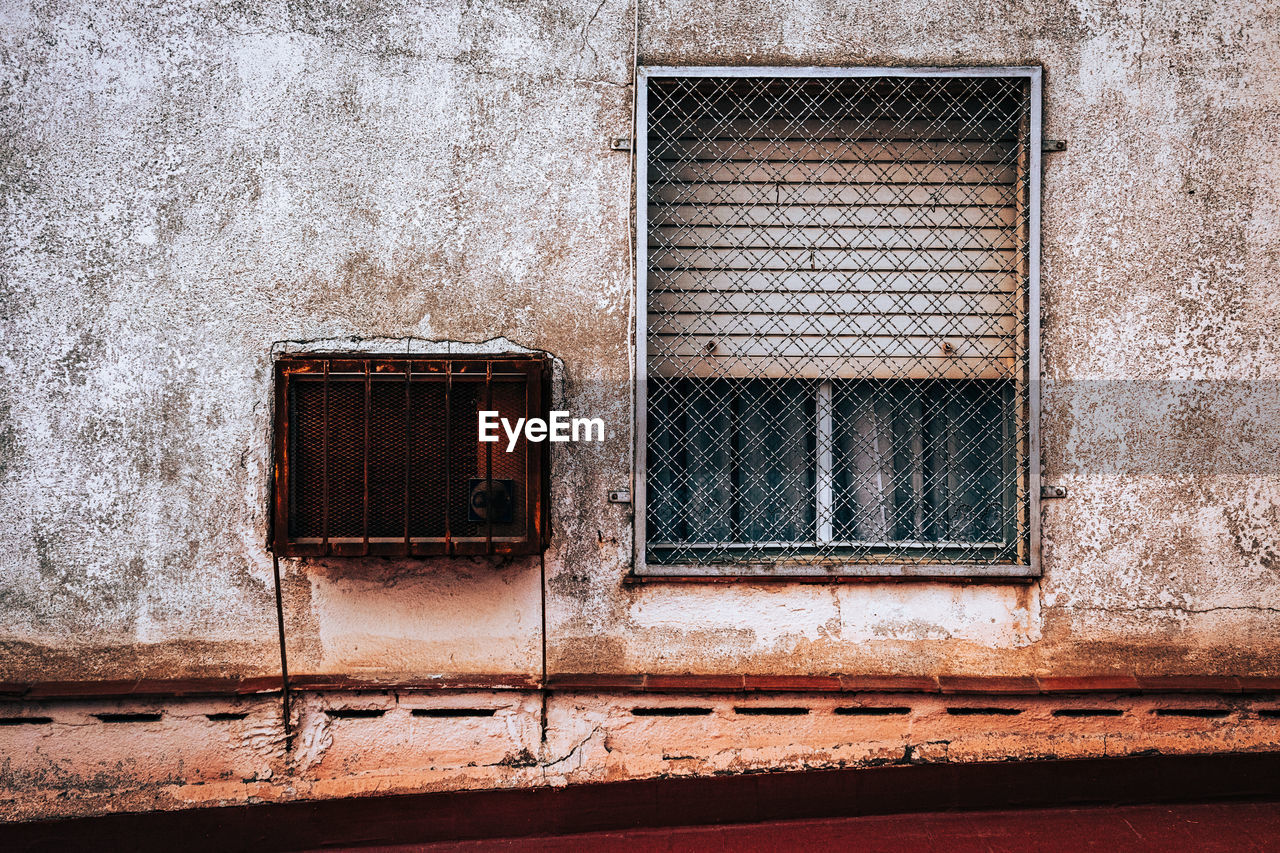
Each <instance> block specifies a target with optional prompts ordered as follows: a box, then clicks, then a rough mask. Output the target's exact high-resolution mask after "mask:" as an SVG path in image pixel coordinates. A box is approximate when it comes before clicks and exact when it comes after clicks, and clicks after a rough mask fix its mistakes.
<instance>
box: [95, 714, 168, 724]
mask: <svg viewBox="0 0 1280 853" xmlns="http://www.w3.org/2000/svg"><path fill="white" fill-rule="evenodd" d="M94 716H95V717H97V718H98V719H99V720H101V721H102V722H104V723H155V722H159V720H160V718H161V717H162V716H163V714H158V713H134V714H122V713H108V714H94Z"/></svg>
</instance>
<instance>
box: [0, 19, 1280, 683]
mask: <svg viewBox="0 0 1280 853" xmlns="http://www.w3.org/2000/svg"><path fill="white" fill-rule="evenodd" d="M0 14H2V15H3V20H4V24H3V26H2V27H0V67H2V68H3V78H2V80H3V89H2V90H0V91H2V93H3V124H4V127H5V129H6V133H5V135H4V146H5V148H4V155H3V159H2V160H0V168H2V169H3V179H2V180H3V193H4V214H3V215H4V232H3V246H4V254H3V279H2V280H0V287H2V288H3V295H2V297H0V299H2V302H0V324H2V325H0V336H2V341H0V369H2V370H3V375H4V382H3V386H2V387H0V518H2V519H3V523H2V524H0V573H2V574H3V583H2V585H0V643H3V646H2V647H0V648H2V649H3V653H2V655H0V680H10V681H32V680H51V679H53V680H57V679H81V678H83V679H94V678H111V679H121V678H136V677H144V676H145V677H152V678H165V677H175V676H205V675H260V674H270V673H273V672H276V671H277V666H278V661H277V654H276V648H275V642H276V637H275V630H276V626H275V618H274V601H273V591H272V583H271V563H270V557H269V554H268V552H267V551H266V549H265V547H264V541H265V537H266V522H267V514H266V506H267V498H268V493H269V466H270V451H269V443H268V437H269V419H270V378H271V371H270V365H271V358H272V353H273V347H275V348H277V349H278V348H279V347H280V346H285V345H288V344H287V343H286V342H308V341H318V340H337V341H344V342H345V343H344V344H343V345H344V346H349V347H350V348H352V349H361V348H369V349H377V348H379V347H390V346H395V347H404V346H421V347H428V346H432V344H431V342H443V341H452V342H460V343H462V342H475V343H478V342H484V341H490V340H492V339H495V338H505V339H506V341H508V342H510V344H512V345H516V346H521V347H528V348H531V349H536V350H542V351H546V352H549V353H551V354H553V355H554V356H556V357H557V358H558V359H560V361H561V363H562V365H563V375H562V378H561V387H560V392H561V393H562V394H563V395H564V400H565V402H566V407H567V408H569V409H571V410H574V411H575V412H588V411H589V412H590V413H592V414H600V415H603V416H604V417H606V419H607V420H608V422H609V423H610V425H611V438H610V440H609V441H607V442H605V443H603V444H585V443H584V444H577V445H572V444H570V445H557V446H556V447H555V448H554V459H553V466H554V469H553V470H554V475H553V476H554V487H553V518H552V524H553V530H554V540H553V543H552V546H551V549H550V550H549V551H548V552H547V554H546V562H545V572H546V579H547V580H546V602H547V614H546V622H547V643H546V652H547V659H548V665H549V667H550V668H551V670H552V671H560V672H629V671H635V672H697V673H710V672H744V671H745V672H757V673H767V672H776V673H827V672H864V673H939V672H946V673H985V674H1026V673H1046V672H1059V673H1080V672H1106V671H1113V670H1126V671H1127V670H1138V671H1141V672H1147V673H1183V672H1200V673H1234V674H1245V673H1254V674H1261V673H1280V556H1278V555H1280V519H1278V518H1277V514H1276V512H1277V511H1276V506H1277V500H1278V499H1280V476H1278V475H1277V472H1276V466H1275V459H1276V455H1275V453H1276V450H1277V442H1276V441H1275V440H1274V431H1275V429H1276V426H1275V419H1274V418H1271V419H1268V418H1269V415H1274V414H1276V413H1277V411H1278V410H1280V406H1277V405H1276V402H1275V401H1276V395H1275V393H1274V389H1273V388H1272V386H1271V385H1268V383H1272V382H1274V381H1275V380H1276V379H1277V378H1280V377H1277V374H1278V373H1280V343H1277V341H1280V334H1278V333H1280V289H1278V288H1276V287H1275V284H1274V282H1275V281H1276V280H1277V274H1278V273H1280V253H1278V251H1277V249H1278V248H1280V189H1278V188H1280V141H1278V140H1277V137H1276V135H1275V132H1274V128H1275V127H1276V125H1277V122H1280V70H1278V69H1280V10H1278V9H1277V8H1276V7H1275V6H1274V5H1273V4H1269V3H1266V2H1261V0H1258V2H1249V1H1248V0H1232V2H1226V3H1222V2H1218V3H1209V2H1194V0H1182V1H1181V2H1171V3H1162V4H1158V5H1157V4H1142V3H1124V2H1111V0H1108V1H1107V2H1098V3H1083V2H1078V3H1048V2H1023V3H1013V2H1008V3H1001V2H980V3H960V2H939V3H921V2H913V0H884V2H877V3H874V4H869V5H867V4H844V3H836V2H822V0H795V2H791V3H787V4H760V3H751V2H733V3H716V4H704V3H694V2H680V0H657V1H656V2H647V3H645V4H644V5H643V6H642V9H641V16H640V27H639V55H640V61H641V62H642V63H645V62H647V63H654V64H658V63H662V64H695V63H697V64H704V63H705V64H740V63H753V64H821V65H876V64H889V65H904V64H906V65H952V64H1040V65H1043V67H1044V69H1045V81H1046V89H1045V92H1046V101H1045V120H1046V136H1048V137H1050V138H1057V139H1065V140H1067V141H1068V148H1067V150H1066V151H1065V152H1062V153H1056V154H1051V155H1048V156H1047V158H1046V161H1047V164H1046V168H1045V175H1044V194H1043V209H1044V219H1043V234H1044V237H1043V259H1044V270H1045V271H1044V282H1043V298H1044V305H1045V307H1044V312H1043V328H1044V346H1043V357H1044V364H1045V371H1044V376H1045V379H1046V380H1047V381H1048V385H1047V386H1046V388H1045V393H1046V406H1045V413H1044V418H1043V426H1044V437H1045V440H1044V445H1045V469H1046V479H1047V480H1048V481H1049V482H1053V483H1059V484H1062V485H1065V486H1067V487H1068V489H1069V491H1070V494H1069V497H1068V498H1066V499H1064V500H1058V501H1052V502H1048V503H1047V504H1046V506H1045V511H1044V568H1045V577H1044V579H1043V581H1042V582H1039V583H1036V584H1032V585H1013V584H985V585H973V586H966V585H939V584H929V583H913V584H877V583H867V584H850V585H839V586H833V585H823V584H808V585H805V584H767V583H760V584H739V585H734V586H725V585H707V586H699V585H689V584H648V585H641V586H628V585H625V584H624V583H623V582H622V581H623V577H624V575H625V574H626V572H627V571H628V559H629V553H630V535H631V527H630V521H629V518H628V512H627V509H626V508H625V507H621V506H618V505H613V504H609V503H607V502H606V500H605V492H606V490H607V489H610V488H618V487H620V486H625V485H627V484H628V482H629V477H630V473H629V472H630V468H629V464H630V463H629V460H630V453H631V451H630V443H629V442H630V427H629V421H630V397H629V395H630V387H629V383H628V379H629V376H630V371H631V358H630V355H629V353H630V347H631V338H630V329H631V319H630V318H631V312H632V311H633V310H634V305H633V304H632V287H631V283H630V278H629V276H630V272H629V264H628V252H629V240H628V213H629V206H630V201H629V185H630V172H629V168H630V163H629V159H628V155H627V154H626V153H625V152H621V153H620V152H617V151H612V150H610V148H609V140H610V138H612V137H619V136H626V135H627V133H628V132H629V126H630V104H631V90H630V88H629V81H630V79H631V60H632V8H631V6H630V5H629V4H628V3H627V2H624V0H603V1H602V2H596V0H566V2H546V0H542V1H541V2H492V1H491V2H475V3H408V2H396V0H388V2H358V3H336V2H335V3H330V2H290V3H267V4H245V3H231V2H225V3H224V2H167V3H145V2H130V0H112V2H100V3H85V2H22V0H11V2H8V3H6V4H4V7H3V10H2V11H0ZM1227 380H1231V382H1228V381H1227ZM1268 389H1271V390H1270V391H1268ZM1268 393H1269V394H1270V396H1267V394H1268ZM1259 400H1262V401H1263V402H1262V403H1259V402H1258V401H1259ZM1267 401H1269V402H1267ZM1269 430H1270V432H1269ZM283 568H284V570H285V596H286V610H287V619H286V621H287V627H288V638H289V649H290V662H291V666H292V667H293V669H294V670H295V671H297V672H307V673H341V674H352V675H359V676H364V677H385V678H391V679H394V678H414V677H418V678H422V677H428V676H431V675H434V674H440V673H516V674H525V675H536V674H537V673H538V672H539V671H540V668H541V665H542V663H541V654H542V631H541V624H542V613H541V611H540V606H541V599H542V590H541V573H542V571H543V567H542V566H541V565H540V564H539V561H538V560H536V559H519V560H514V561H511V562H509V563H505V564H500V565H499V564H494V563H493V562H491V561H487V560H482V559H476V560H452V561H443V560H441V561H432V562H428V563H398V562H393V561H385V560H370V561H359V560H354V561H353V560H344V561H330V562H315V561H306V562H299V561H285V564H284V566H283Z"/></svg>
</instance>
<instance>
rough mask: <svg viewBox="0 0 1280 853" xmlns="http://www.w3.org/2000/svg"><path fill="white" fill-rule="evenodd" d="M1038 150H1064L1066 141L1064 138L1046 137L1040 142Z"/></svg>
mask: <svg viewBox="0 0 1280 853" xmlns="http://www.w3.org/2000/svg"><path fill="white" fill-rule="evenodd" d="M1040 150H1041V151H1044V152H1052V151H1066V150H1067V141H1066V140H1065V139H1046V140H1044V142H1042V143H1041V145H1040Z"/></svg>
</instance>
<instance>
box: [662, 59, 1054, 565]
mask: <svg viewBox="0 0 1280 853" xmlns="http://www.w3.org/2000/svg"><path fill="white" fill-rule="evenodd" d="M639 85H640V91H639V104H640V109H639V111H638V119H639V121H638V129H637V134H638V144H637V154H638V161H639V162H638V181H639V186H640V192H641V197H640V205H639V210H638V219H639V222H640V223H641V229H642V230H641V233H642V234H644V235H645V237H646V239H644V240H642V241H640V245H639V247H638V259H639V264H638V271H639V276H640V280H639V287H640V292H641V294H642V298H643V299H644V302H645V305H646V309H647V310H646V311H644V312H641V317H640V318H639V320H638V332H639V335H638V340H639V341H641V342H642V344H641V349H640V353H639V359H638V361H639V371H638V378H639V383H638V392H637V393H638V401H637V402H638V411H639V412H640V417H639V418H638V419H637V420H638V424H639V429H638V432H639V436H638V438H639V441H640V445H639V446H640V447H641V448H643V456H642V459H641V464H640V470H641V472H642V476H641V477H640V482H639V486H640V488H639V489H638V506H637V510H638V512H637V515H638V520H639V524H638V530H639V531H640V533H639V535H638V540H639V543H641V546H642V548H643V559H642V560H640V561H639V565H638V570H639V571H647V572H650V573H657V574H663V573H682V572H685V571H687V570H689V569H691V568H692V569H694V570H698V569H699V567H701V568H702V569H704V570H709V571H712V572H716V571H719V572H722V573H723V572H728V573H743V572H745V573H760V574H765V573H779V572H782V573H802V572H805V571H811V570H813V569H814V568H815V567H816V568H817V569H818V571H820V572H829V573H843V571H844V570H847V569H849V567H862V568H860V569H858V568H855V569H854V571H853V573H871V574H874V573H877V569H876V567H879V568H880V569H886V568H889V567H893V568H894V569H896V570H897V571H896V572H891V573H901V574H912V573H916V574H929V573H931V572H933V571H936V569H937V567H938V566H941V565H947V566H951V567H952V568H960V569H961V571H962V572H968V573H973V574H997V575H1000V574H1020V573H1023V574H1025V573H1030V572H1031V571H1032V569H1033V565H1032V562H1033V560H1032V554H1031V552H1032V536H1033V526H1034V525H1033V513H1034V512H1035V510H1036V508H1037V506H1038V503H1037V501H1038V495H1036V494H1033V492H1034V490H1033V488H1032V483H1035V482H1037V480H1036V479H1033V477H1038V465H1037V464H1035V460H1034V459H1033V457H1034V456H1035V455H1036V454H1035V453H1033V447H1032V445H1033V442H1034V441H1035V440H1036V436H1035V434H1034V427H1033V424H1032V417H1031V415H1032V411H1033V408H1034V407H1035V406H1036V405H1038V401H1036V400H1035V399H1033V396H1034V390H1033V389H1032V387H1031V383H1030V378H1031V376H1032V375H1033V374H1032V369H1033V368H1034V366H1035V365H1034V353H1035V350H1036V343H1035V337H1036V336H1037V335H1038V326H1037V325H1036V324H1035V322H1034V319H1033V318H1034V315H1035V313H1036V310H1037V309H1036V308H1035V307H1033V306H1034V304H1035V300H1036V298H1037V297H1036V296H1035V294H1034V288H1035V286H1036V281H1035V279H1036V278H1037V277H1038V268H1037V267H1036V264H1037V259H1036V256H1035V251H1034V244H1035V242H1036V241H1035V239H1034V237H1035V232H1034V229H1036V228H1038V221H1037V219H1038V209H1033V207H1034V206H1033V200H1034V198H1035V196H1036V195H1037V193H1038V177H1037V176H1036V175H1037V170H1038V165H1039V151H1038V150H1037V146H1038V135H1039V88H1038V87H1039V71H1038V69H1029V68H1010V69H963V70H951V69H947V70H913V71H904V70H897V71H894V70H876V69H847V70H830V71H816V70H813V69H789V70H785V71H784V70H769V69H680V68H666V69H646V70H644V71H642V73H641V75H640V82H639ZM868 567H870V569H868ZM925 567H932V568H925Z"/></svg>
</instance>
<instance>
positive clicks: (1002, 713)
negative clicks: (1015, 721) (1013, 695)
mask: <svg viewBox="0 0 1280 853" xmlns="http://www.w3.org/2000/svg"><path fill="white" fill-rule="evenodd" d="M1023 710H1024V709H1022V708H1002V707H995V706H963V705H962V706H958V707H950V708H947V713H948V714H950V715H952V716H953V717H981V716H991V717H1012V716H1014V715H1016V714H1021V713H1022V712H1023Z"/></svg>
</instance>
